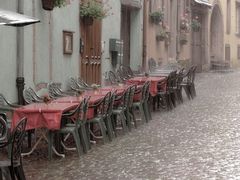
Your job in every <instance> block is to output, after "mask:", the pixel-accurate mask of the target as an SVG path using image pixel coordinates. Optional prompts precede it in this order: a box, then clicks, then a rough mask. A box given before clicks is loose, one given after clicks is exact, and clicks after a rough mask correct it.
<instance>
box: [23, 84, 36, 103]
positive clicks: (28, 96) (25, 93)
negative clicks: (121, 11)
mask: <svg viewBox="0 0 240 180" xmlns="http://www.w3.org/2000/svg"><path fill="white" fill-rule="evenodd" d="M23 99H24V101H25V103H26V104H31V103H35V102H36V101H35V99H34V97H33V95H32V93H31V92H30V91H29V89H28V88H25V89H24V90H23Z"/></svg>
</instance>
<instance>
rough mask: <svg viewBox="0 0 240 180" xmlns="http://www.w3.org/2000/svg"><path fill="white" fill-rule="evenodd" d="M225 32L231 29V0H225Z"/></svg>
mask: <svg viewBox="0 0 240 180" xmlns="http://www.w3.org/2000/svg"><path fill="white" fill-rule="evenodd" d="M226 22H227V23H226V24H227V27H226V32H227V34H230V31H231V0H227V19H226Z"/></svg>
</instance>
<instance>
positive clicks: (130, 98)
mask: <svg viewBox="0 0 240 180" xmlns="http://www.w3.org/2000/svg"><path fill="white" fill-rule="evenodd" d="M136 89H137V85H132V86H131V87H130V92H129V101H128V108H131V107H132V105H133V98H134V94H135V91H136Z"/></svg>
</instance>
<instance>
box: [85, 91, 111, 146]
mask: <svg viewBox="0 0 240 180" xmlns="http://www.w3.org/2000/svg"><path fill="white" fill-rule="evenodd" d="M111 99H112V98H111V92H109V93H107V94H106V95H105V97H104V98H103V99H102V100H101V101H100V102H98V103H97V104H94V105H90V106H89V108H94V109H95V111H96V113H97V114H96V116H95V117H93V118H92V119H88V120H87V123H88V124H89V125H90V124H96V125H97V126H98V127H99V129H100V132H101V136H97V135H95V134H94V132H93V131H92V130H91V129H89V132H90V134H91V135H92V136H93V137H94V138H97V139H99V138H100V139H103V143H105V142H106V141H107V133H106V132H107V127H106V124H105V119H106V118H107V113H108V109H109V106H110V104H111ZM89 127H90V126H89ZM89 137H90V135H89Z"/></svg>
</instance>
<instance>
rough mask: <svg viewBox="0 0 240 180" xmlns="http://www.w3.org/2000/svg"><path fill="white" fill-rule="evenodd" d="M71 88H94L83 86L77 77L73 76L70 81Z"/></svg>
mask: <svg viewBox="0 0 240 180" xmlns="http://www.w3.org/2000/svg"><path fill="white" fill-rule="evenodd" d="M68 86H69V89H71V90H73V91H74V92H81V91H84V90H87V89H92V88H90V87H86V86H83V85H81V84H79V82H78V80H77V79H76V78H73V77H71V78H70V79H69V81H68Z"/></svg>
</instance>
